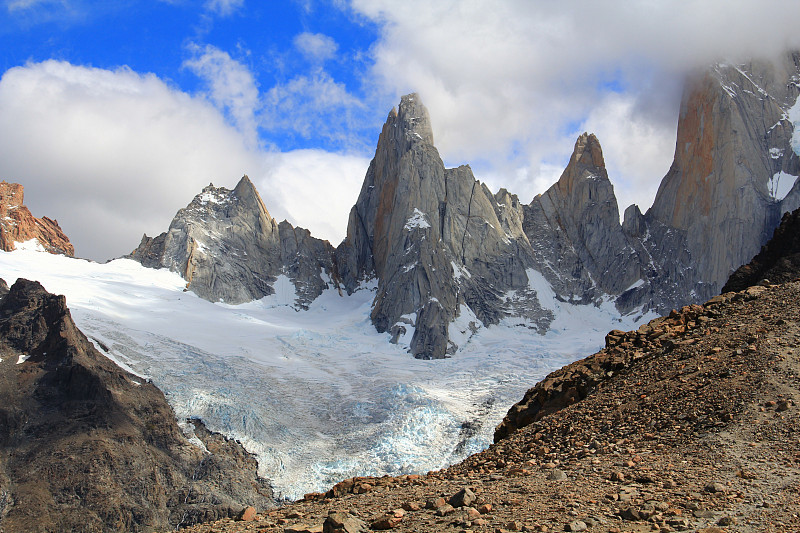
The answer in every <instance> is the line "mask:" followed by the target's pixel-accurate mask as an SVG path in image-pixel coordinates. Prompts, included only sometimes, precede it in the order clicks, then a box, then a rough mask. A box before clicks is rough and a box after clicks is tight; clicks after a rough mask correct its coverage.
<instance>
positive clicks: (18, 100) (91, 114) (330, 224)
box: [0, 61, 368, 260]
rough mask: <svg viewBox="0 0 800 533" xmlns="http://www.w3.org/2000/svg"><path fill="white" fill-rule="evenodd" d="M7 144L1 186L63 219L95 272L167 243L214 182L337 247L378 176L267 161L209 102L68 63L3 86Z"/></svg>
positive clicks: (0, 159)
mask: <svg viewBox="0 0 800 533" xmlns="http://www.w3.org/2000/svg"><path fill="white" fill-rule="evenodd" d="M0 138H2V139H4V141H3V142H2V143H0V179H5V180H7V181H17V182H19V183H22V184H23V185H24V186H25V203H26V204H27V205H28V206H29V207H30V209H31V211H32V212H33V214H34V215H36V216H39V217H41V216H49V217H51V218H56V219H58V221H59V223H60V224H61V227H62V228H63V229H64V231H65V232H66V233H67V235H68V236H69V237H70V239H71V240H72V242H73V244H74V245H75V249H76V254H77V255H79V256H82V257H89V258H92V259H97V260H105V259H108V258H111V257H118V256H120V255H123V254H126V253H129V252H130V251H131V250H133V248H135V247H136V246H137V245H138V243H139V239H140V238H141V236H142V233H144V232H146V233H147V234H148V235H151V236H153V235H157V234H159V233H161V232H162V231H165V230H166V229H167V227H168V226H169V222H170V220H171V219H172V217H173V216H174V215H175V212H176V211H177V210H178V209H180V208H181V207H184V206H185V205H186V204H188V203H189V201H190V200H191V199H192V197H194V195H195V194H197V193H198V192H199V191H200V189H201V188H202V187H203V186H205V185H207V184H208V183H209V182H213V183H214V184H215V185H217V186H225V187H228V188H232V187H233V186H235V185H236V183H237V181H238V180H239V178H240V177H241V176H242V175H243V174H248V175H249V176H250V178H251V179H252V180H253V182H254V183H255V184H256V186H257V187H258V189H259V192H260V193H261V196H262V198H263V199H264V202H265V204H266V205H267V208H268V209H269V210H270V212H271V214H272V215H273V216H275V217H276V218H279V220H280V219H283V218H288V219H289V221H290V222H292V224H294V225H301V226H303V227H305V228H307V229H310V230H311V232H312V234H313V235H314V236H321V237H322V238H328V239H330V240H331V242H332V243H333V244H334V245H336V244H338V243H339V241H340V240H341V239H342V238H343V236H344V232H345V228H346V224H347V215H348V212H349V209H350V207H351V206H352V204H353V203H354V202H355V199H356V196H357V195H358V190H359V185H360V183H361V181H362V180H363V178H364V174H365V172H366V167H367V164H368V162H367V160H366V159H363V158H360V157H354V156H347V155H341V154H331V153H326V152H323V151H319V150H298V151H294V152H289V153H285V154H280V153H268V152H264V151H262V150H259V149H256V148H254V147H253V146H252V144H251V143H250V139H248V138H247V137H246V136H245V135H244V134H243V133H242V132H241V131H239V130H238V129H236V128H234V127H232V126H231V125H229V124H228V123H227V122H226V120H225V117H224V116H223V115H222V114H221V113H220V111H219V110H218V109H217V108H215V107H214V106H213V105H212V104H211V103H210V102H208V101H207V100H206V99H205V98H202V97H199V98H198V97H193V96H190V95H188V94H186V93H183V92H181V91H179V90H176V89H175V88H173V87H170V86H169V85H167V84H166V83H164V82H163V81H161V80H160V79H158V78H157V77H156V76H154V75H140V74H137V73H135V72H133V71H131V70H130V69H127V68H120V69H117V70H104V69H98V68H87V67H81V66H75V65H71V64H69V63H66V62H59V61H45V62H43V63H31V64H28V65H26V66H24V67H16V68H13V69H10V70H9V71H7V72H6V73H5V74H4V75H3V77H2V79H0Z"/></svg>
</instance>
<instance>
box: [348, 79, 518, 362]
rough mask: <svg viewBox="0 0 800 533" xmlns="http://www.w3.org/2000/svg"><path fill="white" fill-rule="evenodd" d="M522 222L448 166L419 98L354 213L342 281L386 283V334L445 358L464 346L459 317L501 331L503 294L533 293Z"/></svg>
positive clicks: (385, 135)
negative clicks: (452, 333)
mask: <svg viewBox="0 0 800 533" xmlns="http://www.w3.org/2000/svg"><path fill="white" fill-rule="evenodd" d="M509 198H510V195H509ZM512 201H515V202H516V199H515V198H514V199H513V200H512ZM517 203H518V202H517ZM513 217H514V215H513V214H510V213H506V207H505V206H502V207H501V206H500V205H499V204H498V202H497V201H496V199H495V197H494V196H493V195H492V194H491V192H490V191H489V190H488V189H487V188H486V186H485V185H483V184H481V183H480V182H478V181H477V180H475V178H474V177H473V175H472V170H471V169H470V168H469V167H467V166H462V167H459V168H455V169H445V168H444V164H443V163H442V160H441V158H440V157H439V153H438V151H437V150H436V148H435V147H434V146H433V134H432V132H431V126H430V119H429V118H428V112H427V110H426V109H425V107H424V106H423V105H422V104H421V102H420V100H419V97H418V96H417V95H414V94H412V95H408V96H404V97H403V99H402V101H401V102H400V106H399V109H398V110H392V112H391V113H390V114H389V117H388V119H387V121H386V124H385V125H384V127H383V131H382V132H381V135H380V138H379V140H378V148H377V150H376V151H375V157H374V159H373V160H372V162H371V163H370V166H369V169H368V171H367V175H366V178H365V179H364V185H363V186H362V188H361V193H360V194H359V197H358V200H357V202H356V205H355V206H353V209H352V210H351V211H350V218H349V221H348V227H347V238H346V239H345V241H344V242H343V243H342V244H341V245H340V246H339V248H338V249H337V265H338V271H339V275H340V276H341V279H342V281H343V283H344V285H345V287H346V288H347V290H348V291H352V290H354V289H355V288H356V287H357V286H358V284H359V282H361V281H363V280H365V279H369V278H373V277H374V278H376V279H377V280H378V290H377V294H376V296H375V300H374V305H373V309H372V320H373V323H374V324H375V326H376V328H377V329H378V331H391V333H392V335H393V338H394V339H398V338H399V337H402V336H406V335H407V336H409V337H410V349H411V352H412V353H413V354H414V355H415V356H416V357H420V358H433V357H443V356H444V355H445V354H446V353H452V352H453V351H454V350H455V348H456V346H455V344H453V343H452V341H451V340H450V338H449V335H448V327H449V325H450V323H451V322H452V321H453V319H454V318H455V317H457V316H459V314H460V313H462V312H465V313H466V312H469V313H472V314H474V315H475V317H477V319H478V320H480V321H482V322H484V323H495V322H497V320H498V319H499V316H501V315H502V306H503V305H504V301H503V299H502V296H503V294H502V292H501V287H515V288H523V287H525V286H527V283H528V280H527V277H526V275H525V271H524V268H525V265H526V263H525V261H524V260H523V259H521V256H524V255H529V253H528V254H526V251H524V250H520V246H519V243H517V242H516V239H514V240H512V239H511V238H510V237H511V235H509V232H512V233H515V234H517V235H519V236H522V231H521V228H520V227H519V224H518V223H517V225H516V227H513V228H512V227H511V225H513V224H514V222H515V221H514V218H513ZM501 219H502V221H501ZM522 237H523V238H524V236H522ZM494 283H497V284H498V285H499V286H498V288H497V289H493V288H492V287H491V286H492V285H493V284H494ZM462 306H466V308H462ZM467 309H468V310H469V311H467ZM411 332H413V333H411Z"/></svg>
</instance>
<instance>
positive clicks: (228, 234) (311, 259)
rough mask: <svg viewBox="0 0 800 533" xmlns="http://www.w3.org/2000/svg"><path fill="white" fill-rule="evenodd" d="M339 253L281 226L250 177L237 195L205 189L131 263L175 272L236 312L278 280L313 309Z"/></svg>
mask: <svg viewBox="0 0 800 533" xmlns="http://www.w3.org/2000/svg"><path fill="white" fill-rule="evenodd" d="M333 253H334V250H333V247H332V246H331V245H330V244H329V243H328V241H323V240H320V239H316V238H314V237H311V234H310V233H309V232H308V230H305V229H302V228H295V227H293V226H292V225H291V224H289V223H288V222H286V221H284V222H281V223H278V222H277V221H276V220H275V219H273V218H272V217H271V216H270V214H269V211H267V208H266V207H265V206H264V202H262V200H261V197H260V196H259V194H258V191H256V189H255V187H254V186H253V183H252V182H251V181H250V179H249V178H248V177H247V176H244V177H243V178H242V179H241V180H240V181H239V183H238V185H236V187H235V188H234V189H233V190H229V189H226V188H224V187H214V186H213V184H212V185H209V186H208V187H206V188H204V189H203V191H202V192H201V193H200V194H198V195H197V196H195V197H194V199H193V200H192V201H191V203H189V205H188V206H186V207H185V208H183V209H181V210H179V211H178V213H177V214H176V215H175V218H173V220H172V223H171V224H170V226H169V230H168V231H167V232H165V233H162V234H161V235H158V236H157V237H148V236H147V235H145V236H143V237H142V241H141V243H140V244H139V246H138V247H137V248H136V249H135V250H134V251H133V252H132V253H131V255H130V256H129V257H130V258H131V259H135V260H137V261H139V262H140V263H142V265H144V266H146V267H152V268H162V267H165V268H169V269H170V270H172V271H174V272H178V273H180V274H181V276H183V278H184V279H185V280H186V286H187V288H188V289H190V290H192V291H193V292H195V293H196V294H197V295H198V296H200V297H201V298H205V299H207V300H211V301H220V300H221V301H224V302H227V303H232V304H238V303H243V302H248V301H251V300H257V299H259V298H262V297H264V296H268V295H270V294H274V293H275V287H274V285H275V282H276V281H277V279H278V276H280V275H285V276H287V277H288V278H289V280H290V281H291V283H292V285H293V289H294V291H295V293H296V299H295V298H292V300H293V301H292V302H286V303H289V304H290V305H296V306H298V307H307V306H308V304H309V303H310V302H312V301H313V300H314V299H315V298H316V297H317V296H319V294H320V293H321V292H322V291H323V290H324V289H325V288H326V287H327V286H328V285H327V281H326V279H323V277H325V278H327V279H330V274H331V273H332V272H333Z"/></svg>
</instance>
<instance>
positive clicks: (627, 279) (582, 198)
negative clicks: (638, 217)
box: [524, 133, 641, 303]
mask: <svg viewBox="0 0 800 533" xmlns="http://www.w3.org/2000/svg"><path fill="white" fill-rule="evenodd" d="M524 214H525V216H524V228H525V233H526V234H527V237H528V239H529V241H530V243H531V244H532V245H533V248H534V255H535V258H536V268H537V270H540V271H541V272H542V273H543V274H544V275H545V277H546V278H547V279H548V281H550V283H551V284H552V285H553V287H554V289H556V291H557V292H558V294H560V295H563V296H568V298H569V299H571V300H573V301H579V302H581V303H589V302H592V301H594V300H596V299H597V298H599V297H601V296H602V295H603V294H614V295H616V294H620V293H621V292H623V291H624V290H626V289H627V288H628V287H630V286H631V285H632V284H634V283H635V282H636V281H637V280H638V279H639V278H640V277H641V272H640V269H639V259H638V256H637V254H636V251H635V250H634V248H633V246H632V245H631V244H630V243H629V242H628V238H627V237H626V235H625V234H624V233H623V231H622V227H621V226H620V223H619V208H618V207H617V199H616V197H615V196H614V187H613V186H612V185H611V182H610V181H609V179H608V173H607V172H606V168H605V161H604V159H603V151H602V148H601V147H600V143H599V141H598V140H597V138H596V137H595V136H594V135H589V134H586V133H584V134H583V135H581V136H580V137H579V138H578V140H577V141H576V143H575V149H574V151H573V153H572V157H571V158H570V161H569V163H568V165H567V168H566V169H565V170H564V172H563V173H562V175H561V177H560V178H559V180H558V182H556V183H555V184H554V185H553V186H551V187H550V188H549V189H548V190H547V191H546V192H545V193H544V194H541V195H538V196H537V197H536V198H534V199H533V201H532V202H531V204H530V205H529V206H526V207H525V210H524Z"/></svg>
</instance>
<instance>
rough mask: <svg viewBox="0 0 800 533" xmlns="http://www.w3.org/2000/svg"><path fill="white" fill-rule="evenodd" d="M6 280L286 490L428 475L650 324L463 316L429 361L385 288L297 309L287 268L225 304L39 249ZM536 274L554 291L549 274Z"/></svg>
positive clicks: (583, 312)
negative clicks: (262, 288)
mask: <svg viewBox="0 0 800 533" xmlns="http://www.w3.org/2000/svg"><path fill="white" fill-rule="evenodd" d="M0 277H2V278H3V279H5V281H6V282H8V283H9V285H10V284H12V283H13V282H14V281H15V280H16V279H17V278H19V277H22V278H26V279H31V280H37V281H39V282H41V283H42V284H43V285H44V287H45V288H46V289H47V290H48V291H50V292H53V293H56V294H63V295H65V296H66V298H67V305H68V306H69V308H70V310H71V313H72V316H73V319H74V320H75V322H76V324H77V325H78V327H79V328H80V329H81V330H82V331H83V332H84V333H85V334H86V335H87V336H88V337H89V338H90V340H92V341H93V342H94V343H95V346H96V347H97V348H98V349H99V350H100V351H101V352H103V353H105V354H106V355H107V356H108V357H109V358H111V359H112V360H114V361H115V362H116V363H117V364H119V365H120V366H121V367H123V368H125V369H126V370H129V371H131V372H133V373H135V374H137V375H139V376H141V378H142V379H143V380H148V379H149V380H152V381H153V383H155V384H156V385H157V386H158V387H159V388H161V390H163V391H164V393H165V395H166V397H167V399H168V401H169V402H170V404H171V406H172V408H173V409H174V411H175V415H176V417H177V418H178V420H179V421H183V420H185V419H187V418H191V417H197V418H201V419H203V421H204V422H205V423H206V425H207V426H208V427H209V428H210V429H211V430H214V431H218V432H221V433H223V434H225V435H227V436H229V437H231V438H235V439H236V440H238V441H240V442H241V443H242V444H243V445H244V446H245V448H246V449H247V450H249V451H250V452H251V453H254V454H255V455H256V457H257V459H258V462H259V473H260V474H261V475H262V476H263V477H265V478H267V479H269V480H270V481H271V482H272V484H273V487H274V489H275V493H276V495H278V496H279V497H281V498H283V499H287V500H293V499H297V498H301V497H302V496H303V494H305V493H308V492H317V491H324V490H327V488H329V487H330V486H331V485H332V484H334V483H336V482H338V481H341V480H342V479H345V478H348V477H352V476H357V475H374V476H380V475H383V474H390V475H398V474H402V473H424V472H427V471H429V470H435V469H439V468H443V467H445V466H447V465H449V464H452V463H454V462H457V461H459V460H461V459H464V458H465V457H466V456H468V455H470V454H472V453H475V452H477V451H480V450H482V449H484V448H486V447H487V446H488V445H489V444H490V443H491V441H492V437H493V433H494V428H495V426H496V425H497V424H498V423H499V422H500V420H501V419H502V417H503V416H504V414H505V413H506V411H507V410H508V408H509V407H510V406H511V405H512V404H513V403H514V402H516V401H518V400H519V399H520V398H521V397H522V395H523V394H524V392H525V391H526V390H527V389H528V388H529V387H531V386H532V385H533V384H534V383H535V382H537V381H539V380H540V379H541V378H543V377H544V376H545V375H547V374H548V373H549V372H551V371H552V370H555V369H556V368H559V367H561V366H563V365H565V364H568V363H570V362H572V361H574V360H576V359H579V358H582V357H584V356H586V355H588V354H590V353H593V352H595V351H596V350H598V349H599V348H600V347H601V346H602V344H603V339H604V336H605V334H606V333H607V332H608V330H610V329H632V328H635V327H636V326H638V324H640V323H642V322H646V321H647V320H649V319H650V318H652V316H651V315H645V316H640V315H639V316H635V317H634V315H628V316H619V314H618V313H616V311H615V309H614V306H613V305H612V304H610V303H605V304H603V305H599V306H594V305H587V306H578V305H571V304H568V303H564V302H558V301H556V300H555V299H553V300H552V307H553V309H554V310H555V311H556V314H557V320H556V321H555V322H554V323H553V327H552V329H551V330H550V331H549V332H548V333H547V334H545V335H541V334H539V333H537V332H536V330H535V329H533V328H529V327H525V326H524V325H523V326H518V325H517V326H510V325H508V324H506V325H503V324H501V325H497V326H491V327H482V326H481V327H476V325H475V321H476V319H474V317H473V316H467V314H465V315H464V316H463V317H461V318H460V319H457V322H458V323H454V324H453V326H452V327H453V328H456V329H460V330H461V331H462V334H463V335H464V336H465V339H467V340H466V342H465V343H464V344H463V346H462V348H461V349H459V351H458V352H457V353H456V354H455V355H454V356H453V357H451V358H448V359H444V360H433V361H431V360H419V359H414V358H413V357H412V356H411V355H410V354H409V353H407V352H406V349H405V348H404V347H403V346H401V345H395V344H391V343H389V336H390V335H389V334H388V333H378V332H377V331H376V330H375V328H374V327H373V325H372V324H371V322H370V318H369V314H370V309H371V305H372V301H373V298H374V291H375V287H376V286H375V284H374V283H373V284H371V285H370V284H365V285H363V286H362V288H361V289H360V290H358V291H356V292H355V293H354V294H352V295H350V296H347V295H344V296H343V295H340V293H339V292H338V291H337V290H335V289H329V290H327V291H325V292H324V293H323V294H322V295H321V296H320V297H319V298H317V299H316V300H315V301H314V302H312V304H311V305H310V306H309V309H308V310H298V309H296V308H295V307H294V306H293V305H292V304H293V297H292V295H293V294H294V290H293V286H292V284H291V281H290V280H289V279H288V278H285V277H284V276H282V277H280V278H279V279H278V281H277V282H276V294H274V295H272V296H268V297H265V298H263V299H261V300H258V301H254V302H249V303H245V304H241V305H229V304H224V303H211V302H208V301H206V300H203V299H200V298H198V297H197V296H196V295H195V294H194V293H192V292H188V291H186V289H185V287H186V281H185V280H183V279H182V278H181V277H180V276H179V275H178V274H176V273H173V272H169V271H168V270H166V269H161V270H155V269H149V268H144V267H142V266H141V265H140V264H139V263H137V262H135V261H131V260H127V259H116V260H113V261H110V262H108V263H105V264H99V263H94V262H91V261H86V260H82V259H74V258H69V257H65V256H58V255H52V254H48V253H44V252H40V251H35V250H33V249H24V250H16V251H13V252H0ZM284 278H285V279H284ZM532 279H534V280H535V282H532V287H531V288H532V289H535V290H537V291H539V293H540V294H542V295H545V294H547V295H552V289H550V287H549V286H548V285H547V282H546V281H545V280H544V278H543V277H541V276H539V277H535V276H534V277H532ZM462 322H463V323H462ZM183 427H185V428H188V427H189V425H187V424H184V425H183ZM188 436H189V437H191V435H188Z"/></svg>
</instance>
